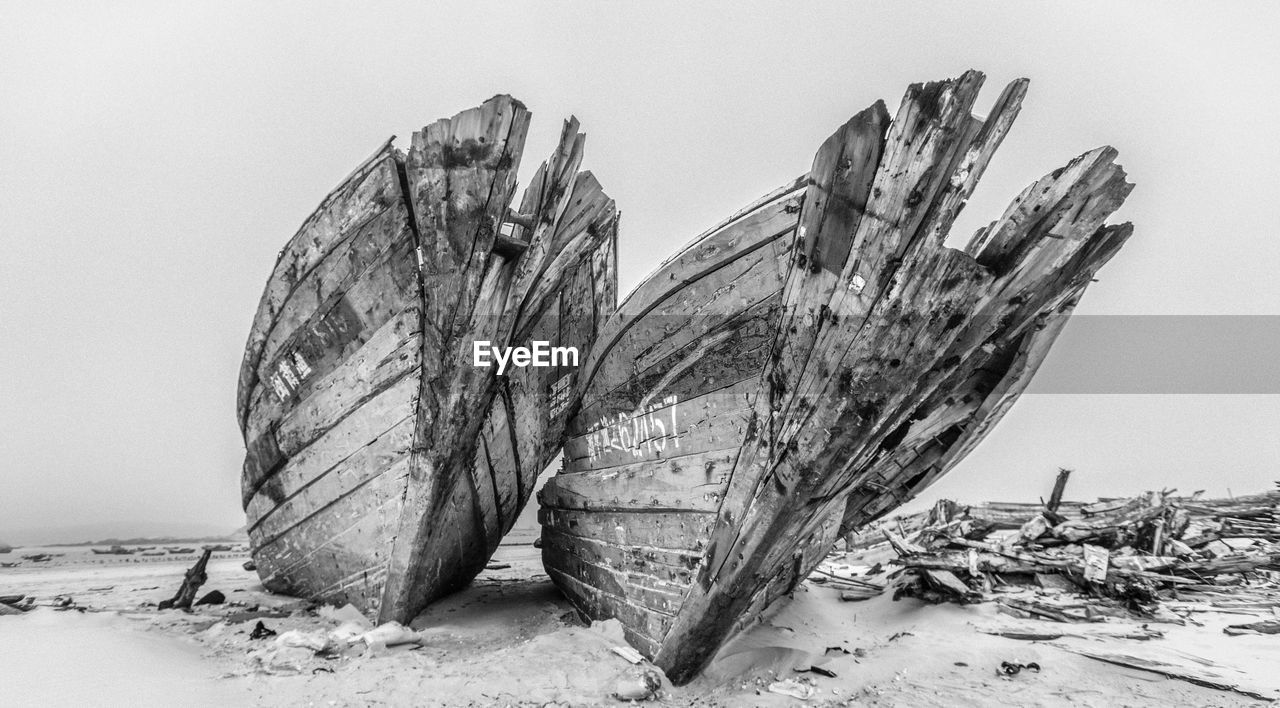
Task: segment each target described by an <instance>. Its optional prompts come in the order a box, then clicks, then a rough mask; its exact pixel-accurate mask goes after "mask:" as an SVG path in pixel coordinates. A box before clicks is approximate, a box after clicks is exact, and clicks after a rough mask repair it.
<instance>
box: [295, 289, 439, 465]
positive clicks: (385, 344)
mask: <svg viewBox="0 0 1280 708" xmlns="http://www.w3.org/2000/svg"><path fill="white" fill-rule="evenodd" d="M421 314H422V313H421V312H420V310H419V308H418V307H409V308H406V309H405V310H404V311H402V312H401V313H400V314H398V315H396V316H395V317H393V318H391V319H390V320H388V321H387V322H386V323H384V324H383V325H382V326H381V327H379V328H378V330H377V331H376V332H374V334H373V336H372V337H370V338H369V340H368V341H367V342H365V344H364V346H363V347H361V348H360V349H359V350H357V351H356V352H355V353H354V354H352V355H351V356H350V357H348V358H347V359H346V360H345V361H343V362H342V364H340V365H339V366H337V367H336V368H334V369H333V370H332V371H330V372H329V373H328V374H327V375H325V376H322V377H318V378H317V379H315V381H314V384H313V385H312V386H310V393H309V395H307V397H306V398H304V399H302V400H301V401H299V402H298V404H297V405H296V406H295V407H294V408H293V409H292V410H291V411H289V413H288V414H286V415H285V416H284V417H283V418H282V419H281V420H280V422H279V424H278V425H277V427H276V433H275V435H276V440H277V443H278V444H279V446H280V449H281V450H283V451H285V452H286V454H289V455H293V454H297V452H298V451H301V450H302V449H304V448H305V447H306V446H307V445H309V444H311V443H312V442H313V441H315V440H316V439H317V438H318V437H320V436H321V435H323V434H324V433H325V432H326V431H328V430H329V429H331V428H332V427H333V426H334V425H335V424H337V423H338V422H339V421H341V420H343V419H345V418H347V417H348V416H349V415H351V414H352V413H353V412H355V411H356V410H358V409H359V408H360V407H361V406H363V405H364V404H365V403H367V402H368V401H369V400H371V399H372V398H373V397H374V396H377V395H379V394H381V393H382V392H383V391H385V390H386V389H388V388H390V387H391V386H393V385H394V384H395V383H396V382H397V381H399V380H400V379H401V378H403V377H405V376H407V375H410V374H412V373H414V372H416V371H417V370H418V366H419V365H420V362H419V357H420V355H421V349H420V344H419V341H418V335H419V332H418V325H419V321H420V318H421Z"/></svg>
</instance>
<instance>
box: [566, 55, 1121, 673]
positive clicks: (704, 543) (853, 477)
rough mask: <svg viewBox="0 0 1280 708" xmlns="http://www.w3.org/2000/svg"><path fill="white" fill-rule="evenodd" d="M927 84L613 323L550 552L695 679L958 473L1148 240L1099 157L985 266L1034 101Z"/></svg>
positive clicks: (1022, 212) (588, 382)
mask: <svg viewBox="0 0 1280 708" xmlns="http://www.w3.org/2000/svg"><path fill="white" fill-rule="evenodd" d="M981 81H982V77H981V75H980V74H978V73H977V72H969V73H966V74H965V75H964V76H962V77H960V78H959V79H955V80H950V81H944V82H936V83H931V84H926V85H919V84H917V85H913V86H912V87H911V88H910V89H909V90H908V92H907V94H906V96H905V98H904V99H903V102H902V105H901V107H900V108H899V110H898V112H897V114H896V116H895V117H893V118H892V119H891V118H890V116H889V115H888V111H887V110H886V109H885V107H884V105H883V104H882V103H877V104H876V105H874V106H872V107H871V108H869V109H867V110H866V111H863V112H862V113H860V114H858V115H857V116H854V118H853V119H851V120H850V121H849V122H848V123H847V124H845V125H844V126H842V127H841V128H840V130H838V131H837V132H836V133H835V134H834V135H832V136H831V138H829V139H828V140H827V141H826V143H824V144H823V146H822V147H821V149H820V150H819V152H818V153H817V155H816V157H815V159H814V164H813V168H812V170H811V172H810V173H809V174H808V175H807V176H806V177H805V178H802V179H801V180H798V181H797V182H796V183H794V184H792V185H789V186H787V187H784V188H782V189H780V190H778V191H777V192H775V193H774V194H772V195H769V196H768V197H766V198H765V199H763V200H761V201H760V202H758V203H756V204H754V205H752V206H751V207H749V208H748V209H746V210H744V212H742V213H740V214H738V215H735V216H734V217H733V218H731V219H730V220H729V221H728V222H726V223H725V224H722V225H720V226H719V227H717V228H715V229H713V230H712V231H710V232H708V233H707V234H705V235H703V236H702V237H700V238H699V239H698V240H697V241H695V242H694V243H693V244H692V245H691V246H689V247H687V248H686V249H685V250H684V251H682V252H681V253H679V254H678V255H677V256H675V257H674V258H672V259H671V260H669V261H668V262H667V263H665V264H664V265H663V266H662V267H661V268H660V269H659V270H658V271H657V272H656V273H654V274H653V275H651V276H650V277H649V278H648V279H647V280H646V281H645V282H644V283H642V284H641V285H640V286H639V287H638V288H637V290H636V291H635V292H634V293H633V294H632V295H631V296H629V297H628V298H627V299H626V300H625V301H624V302H623V303H622V304H621V305H620V306H619V308H618V312H617V313H615V315H614V316H613V318H611V319H610V320H609V321H608V322H607V323H606V324H605V326H604V328H603V329H602V330H601V332H600V335H599V339H598V342H597V345H596V347H595V349H593V351H592V355H591V357H590V358H589V359H588V362H587V365H586V367H585V369H584V372H583V394H582V400H581V408H580V410H579V411H578V412H577V414H576V415H575V417H574V418H573V419H572V420H571V421H570V423H569V433H570V437H569V439H568V440H567V442H566V444H565V469H564V470H563V471H562V472H561V473H559V474H558V475H557V476H556V477H555V478H553V479H552V480H551V481H550V482H549V483H548V484H547V485H546V486H545V487H544V489H543V491H542V492H541V495H540V501H541V503H542V510H541V512H540V521H541V522H542V525H543V558H544V562H545V565H546V567H547V569H548V572H549V574H550V575H551V577H552V579H553V580H554V581H555V582H556V583H557V584H558V585H559V586H560V588H561V589H562V590H563V591H564V592H565V593H566V594H567V595H568V596H569V597H570V598H571V599H573V601H574V602H575V603H576V604H577V605H578V607H579V608H581V609H582V610H583V611H584V612H586V613H587V614H588V615H590V616H592V617H595V618H605V617H616V618H617V619H619V620H620V621H621V622H622V624H623V626H624V628H625V630H626V633H627V638H628V640H629V641H630V642H631V643H632V644H633V645H634V646H635V647H636V648H637V649H639V650H640V651H642V652H643V653H645V654H646V655H647V656H649V657H650V658H651V659H653V660H654V662H655V663H656V664H657V665H658V666H659V667H661V668H662V669H663V670H664V671H666V672H667V674H668V676H669V677H670V678H671V679H672V680H673V681H675V682H677V683H683V682H686V681H688V680H690V679H692V678H693V677H694V676H695V675H696V674H697V672H698V671H700V670H701V668H702V667H703V666H704V665H705V664H706V663H707V662H708V661H709V660H710V659H711V658H712V657H713V656H714V654H715V652H716V651H717V650H718V649H719V648H720V647H721V646H722V645H723V644H724V643H725V642H726V641H727V640H728V639H729V638H730V637H732V636H733V635H734V634H735V633H736V632H737V631H739V630H740V629H742V628H743V627H744V626H746V625H747V624H749V623H750V622H752V621H754V620H755V619H756V618H758V617H759V615H760V613H761V612H762V611H763V610H764V609H765V608H767V607H768V606H769V605H770V604H771V603H772V602H773V601H774V600H775V599H777V598H778V597H780V596H782V595H784V594H786V593H787V592H789V591H790V590H791V589H792V588H793V587H794V586H795V585H796V583H798V582H799V581H801V580H802V579H803V578H804V577H806V576H807V575H808V573H809V572H810V571H811V570H812V568H813V567H814V566H815V565H816V564H817V562H818V561H819V560H821V558H823V557H824V556H825V555H826V554H827V552H828V551H829V550H830V547H831V545H832V543H833V542H834V539H835V538H836V537H837V533H838V531H839V528H840V527H841V525H842V524H844V525H845V526H846V527H847V526H848V525H851V524H852V525H855V526H856V525H860V524H862V523H865V522H866V521H868V520H870V519H872V518H876V517H878V516H880V515H882V514H884V513H886V512H887V511H889V510H891V509H893V508H896V507H897V506H898V505H900V504H902V503H903V502H905V501H907V500H908V499H910V498H912V497H913V496H914V495H915V494H917V493H919V492H920V491H921V490H922V489H923V488H924V487H926V486H927V485H928V484H930V483H932V482H933V481H934V480H936V479H937V478H938V477H939V476H940V475H942V474H943V473H945V472H946V471H947V470H948V469H950V468H951V467H952V466H953V465H954V464H955V463H956V462H957V461H959V459H960V458H961V457H963V455H964V454H965V453H967V452H968V450H970V449H971V448H972V447H973V445H975V444H976V443H977V442H978V441H979V440H980V439H981V438H982V436H984V435H985V434H986V432H987V431H989V430H990V428H991V426H992V425H993V424H994V423H995V422H997V421H998V420H999V418H1000V416H1001V415H1003V413H1004V411H1006V410H1007V409H1008V407H1009V405H1010V404H1011V403H1012V402H1013V400H1014V399H1015V398H1016V397H1017V395H1018V394H1019V393H1020V392H1021V391H1022V389H1023V388H1024V387H1025V386H1026V383H1027V381H1028V380H1029V379H1030V377H1031V375H1032V374H1033V373H1034V371H1035V369H1036V367H1037V366H1038V365H1039V363H1040V361H1041V360H1042V359H1043V357H1044V354H1045V352H1046V351H1047V349H1048V347H1049V345H1050V344H1052V342H1053V339H1054V338H1055V337H1056V336H1057V334H1058V333H1059V332H1060V331H1061V329H1062V326H1063V325H1064V323H1065V321H1066V319H1067V314H1069V312H1070V311H1071V309H1072V308H1073V307H1074V305H1075V303H1076V302H1077V301H1078V299H1079V297H1080V295H1081V293H1082V292H1083V290H1084V288H1085V287H1086V286H1087V284H1088V283H1089V282H1090V281H1091V279H1092V276H1093V275H1094V273H1096V271H1097V269H1098V268H1100V267H1101V266H1102V265H1103V264H1104V263H1105V262H1106V261H1107V260H1108V259H1109V258H1110V257H1111V256H1112V255H1114V253H1115V252H1116V251H1117V250H1118V249H1119V247H1120V246H1121V245H1122V244H1123V242H1124V240H1125V239H1126V238H1127V237H1128V235H1129V233H1130V231H1131V227H1130V226H1129V225H1128V224H1124V225H1120V226H1107V225H1104V223H1103V222H1104V220H1105V219H1106V217H1107V216H1108V215H1110V213H1111V212H1112V211H1114V210H1115V209H1116V208H1117V207H1118V206H1119V205H1120V203H1121V202H1122V201H1123V199H1124V197H1125V196H1126V195H1127V194H1128V191H1129V189H1130V188H1131V185H1129V184H1128V183H1126V182H1125V180H1124V173H1123V171H1122V170H1121V169H1120V168H1119V167H1118V166H1116V165H1115V164H1114V163H1113V162H1112V160H1113V159H1114V156H1115V152H1114V151H1113V150H1111V149H1110V148H1102V149H1099V150H1095V151H1093V152H1091V153H1087V154H1086V155H1083V156H1081V157H1079V158H1077V159H1076V160H1074V161H1073V162H1071V163H1070V164H1069V165H1067V166H1066V167H1064V168H1062V169H1060V170H1058V171H1056V172H1054V173H1053V174H1051V175H1050V176H1048V177H1045V178H1044V179H1042V180H1040V181H1038V182H1036V183H1035V184H1033V185H1032V186H1031V187H1029V188H1028V189H1027V190H1026V191H1024V192H1023V194H1022V195H1021V196H1019V197H1018V199H1017V200H1016V201H1015V202H1014V203H1013V205H1012V206H1011V207H1010V208H1009V210H1008V211H1007V212H1006V213H1005V215H1004V216H1003V217H1002V218H1001V219H1000V220H999V221H997V222H995V223H993V224H992V225H991V226H990V227H988V228H987V229H984V230H982V231H980V232H979V234H977V235H976V236H975V237H974V239H973V241H971V243H970V244H969V246H968V247H967V248H966V249H965V250H964V251H960V250H955V249H951V248H947V247H946V246H945V245H944V240H945V239H946V236H947V234H948V232H949V230H950V227H951V224H952V222H953V221H954V219H955V217H956V215H957V214H958V212H959V210H960V208H961V207H962V206H963V204H964V202H965V200H966V199H967V198H968V196H969V195H970V194H971V193H972V190H973V188H974V186H975V185H976V183H977V180H978V179H979V178H980V177H981V174H982V172H983V170H984V169H985V167H986V165H987V162H988V161H989V160H990V158H991V155H992V153H994V151H995V149H996V148H997V147H998V146H999V144H1000V142H1001V140H1002V139H1003V137H1004V135H1005V133H1006V132H1007V131H1008V129H1009V126H1010V125H1011V124H1012V122H1013V119H1014V117H1015V116H1016V114H1017V111H1018V108H1019V106H1020V105H1021V101H1022V97H1023V94H1024V92H1025V88H1026V82H1025V81H1018V82H1014V83H1013V84H1011V85H1010V86H1009V87H1008V88H1006V90H1005V91H1004V93H1003V94H1002V95H1001V97H1000V98H999V100H998V101H997V102H996V105H995V107H994V108H993V110H992V112H991V113H990V115H989V116H988V117H987V118H986V119H985V120H983V119H979V118H977V117H975V116H973V115H971V113H970V109H971V106H972V104H973V100H974V98H975V97H976V95H977V92H978V89H979V87H980V85H981Z"/></svg>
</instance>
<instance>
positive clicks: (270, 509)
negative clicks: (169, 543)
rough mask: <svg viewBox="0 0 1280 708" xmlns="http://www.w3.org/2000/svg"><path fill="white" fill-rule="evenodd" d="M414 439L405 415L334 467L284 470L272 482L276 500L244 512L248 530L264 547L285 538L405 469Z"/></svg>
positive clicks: (260, 497)
mask: <svg viewBox="0 0 1280 708" xmlns="http://www.w3.org/2000/svg"><path fill="white" fill-rule="evenodd" d="M412 439H413V417H412V416H411V415H406V416H405V417H404V418H403V419H402V420H400V421H399V422H397V423H395V424H394V425H392V426H391V427H390V428H388V429H387V430H386V431H384V432H383V433H381V434H380V435H378V436H377V437H376V438H374V439H373V440H370V441H369V442H368V443H366V444H365V445H363V446H361V447H360V448H359V449H357V450H355V451H353V452H351V453H350V454H348V455H347V456H346V457H343V458H342V459H341V460H339V461H338V462H336V463H335V464H334V465H333V466H332V467H327V468H318V467H316V466H314V465H308V464H296V463H294V464H289V465H286V466H285V467H284V468H283V469H282V470H281V471H280V473H279V474H278V475H277V476H276V477H275V478H274V484H275V490H276V491H275V492H274V493H275V494H277V495H279V496H278V498H273V497H272V496H271V495H270V494H257V495H255V496H254V497H253V499H251V500H250V501H249V506H248V508H246V509H245V515H246V517H247V518H248V519H249V529H250V530H253V531H257V532H261V533H260V537H261V538H262V539H264V541H263V542H268V541H269V539H272V538H274V537H276V536H279V535H281V534H283V533H286V532H287V531H288V530H289V529H291V528H293V527H294V526H295V525H296V524H297V523H298V522H299V521H300V520H301V519H304V518H307V517H308V516H310V515H312V514H315V513H318V512H319V510H321V509H323V508H324V507H325V506H326V505H327V504H329V503H330V502H332V501H333V500H335V499H338V498H339V497H342V496H344V495H345V494H348V493H350V492H351V490H353V489H355V488H357V487H359V486H361V485H363V484H365V483H367V482H368V481H369V480H370V479H372V478H373V477H375V476H377V475H379V474H382V473H383V472H384V471H385V470H387V469H390V468H391V467H392V466H393V465H397V464H400V463H402V462H403V463H405V464H407V463H408V458H409V444H410V442H411V441H412Z"/></svg>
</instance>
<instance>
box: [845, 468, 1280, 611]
mask: <svg viewBox="0 0 1280 708" xmlns="http://www.w3.org/2000/svg"><path fill="white" fill-rule="evenodd" d="M1068 474H1069V473H1068V472H1067V471H1065V470H1064V471H1063V472H1062V473H1060V474H1059V477H1058V480H1057V483H1056V484H1055V486H1054V492H1053V495H1051V496H1050V499H1049V501H1048V502H1044V503H1042V504H1039V505H1037V504H1024V505H1018V504H984V505H976V506H964V505H961V504H958V503H956V502H953V501H949V500H942V501H939V502H938V503H937V504H935V505H934V507H933V508H932V509H930V510H928V511H927V512H923V513H920V514H916V515H914V516H910V517H905V518H898V519H892V520H888V521H884V522H881V523H879V524H878V525H877V526H876V527H874V528H871V529H867V530H865V531H863V532H861V533H858V534H852V535H851V536H849V537H846V543H847V545H848V546H849V549H850V550H851V551H854V552H862V553H864V554H865V553H866V552H868V551H870V550H871V549H873V548H876V547H878V546H882V545H883V544H887V545H888V547H889V548H891V549H892V550H893V551H894V552H896V553H897V555H898V557H897V559H895V560H894V561H893V562H894V563H895V564H896V565H898V566H901V568H900V569H899V570H898V571H897V572H896V573H895V575H896V576H897V577H898V578H899V581H898V584H897V587H896V589H895V595H894V596H895V598H897V597H903V596H911V597H917V598H921V599H924V600H927V601H931V602H962V603H967V602H977V601H982V600H986V599H991V598H992V597H996V596H998V597H999V599H998V601H999V603H1000V610H1001V611H1002V612H1005V613H1007V614H1011V615H1014V616H1018V617H1025V618H1037V619H1048V620H1053V621H1057V622H1095V621H1100V620H1102V619H1104V618H1105V617H1108V616H1121V617H1134V618H1139V619H1143V620H1146V621H1157V622H1160V621H1165V622H1180V621H1181V617H1182V616H1185V615H1187V614H1189V613H1190V612H1193V611H1195V608H1193V607H1190V606H1189V605H1188V604H1187V603H1184V602H1182V601H1183V600H1187V599H1194V600H1196V601H1198V604H1201V605H1207V606H1208V607H1209V608H1210V609H1214V610H1218V611H1230V610H1231V609H1233V608H1234V609H1263V608H1267V607H1275V606H1277V605H1278V604H1280V489H1277V490H1276V491H1271V492H1267V493H1263V494H1255V495H1250V496H1244V497H1235V498H1231V499H1202V498H1201V494H1200V493H1199V492H1197V493H1196V494H1193V495H1191V496H1189V497H1183V496H1176V495H1175V494H1174V493H1173V492H1174V490H1168V491H1150V492H1146V493H1144V494H1141V495H1139V496H1136V497H1132V498H1121V499H1100V500H1099V501H1097V502H1095V503H1092V504H1080V503H1072V502H1064V501H1062V498H1061V497H1062V493H1063V487H1064V486H1065V483H1066V479H1067V475H1068ZM886 550H887V549H886ZM845 582H847V580H846V581H845ZM1030 588H1034V589H1035V590H1036V592H1035V596H1033V597H1017V598H1015V597H1011V596H1007V594H1009V593H1014V592H1017V591H1019V590H1023V589H1030ZM1070 594H1076V595H1078V596H1079V597H1081V598H1083V599H1082V600H1081V601H1078V602H1064V601H1063V600H1062V598H1063V597H1064V596H1066V595H1070ZM1255 624H1262V625H1266V624H1267V623H1255ZM1246 627H1248V628H1246ZM1267 627H1268V628H1269V627H1270V625H1267ZM1254 630H1256V631H1260V632H1264V631H1267V630H1266V629H1262V628H1254V627H1253V626H1252V625H1248V626H1246V625H1241V629H1240V630H1239V631H1240V632H1241V633H1250V632H1251V631H1254ZM1229 633H1230V632H1229Z"/></svg>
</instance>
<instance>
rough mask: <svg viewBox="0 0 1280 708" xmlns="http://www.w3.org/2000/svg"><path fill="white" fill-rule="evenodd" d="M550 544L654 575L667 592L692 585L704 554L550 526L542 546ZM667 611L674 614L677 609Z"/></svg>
mask: <svg viewBox="0 0 1280 708" xmlns="http://www.w3.org/2000/svg"><path fill="white" fill-rule="evenodd" d="M548 545H550V546H554V547H556V548H560V549H562V550H563V551H565V552H566V553H573V554H576V555H579V556H582V557H583V558H586V559H587V560H589V561H591V562H592V563H595V564H597V565H605V566H609V567H612V568H616V569H618V570H620V571H623V572H626V573H636V574H640V575H649V576H653V578H654V579H655V580H656V581H661V584H660V587H662V588H664V591H665V592H667V593H679V594H683V590H684V588H687V587H688V586H689V583H690V582H691V580H692V578H693V570H694V569H695V568H696V567H697V565H698V561H699V560H700V559H701V557H702V554H701V553H699V552H698V551H690V550H680V549H670V548H655V547H653V546H632V545H620V544H617V543H612V542H610V541H609V540H607V539H600V538H588V537H586V536H576V535H572V534H567V533H564V532H562V531H559V530H557V529H554V528H550V527H548V528H547V529H546V530H545V535H544V536H543V547H544V548H546V547H547V546H548ZM677 586H678V587H677ZM664 611H665V612H668V613H669V614H674V612H675V609H674V608H669V609H667V610H664Z"/></svg>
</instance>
